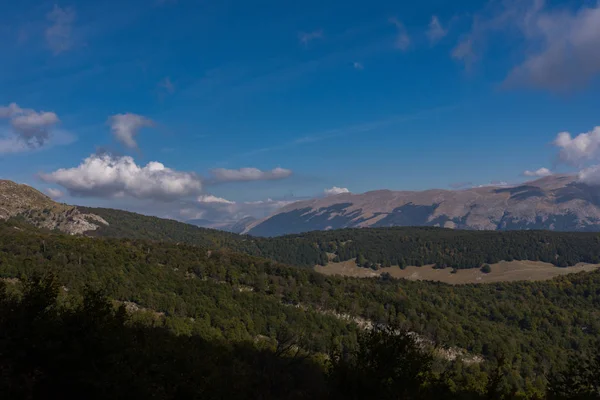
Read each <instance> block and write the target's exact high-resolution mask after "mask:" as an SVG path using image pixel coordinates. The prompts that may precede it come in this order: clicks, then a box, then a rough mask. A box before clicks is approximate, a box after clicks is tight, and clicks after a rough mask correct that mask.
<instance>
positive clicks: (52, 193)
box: [46, 188, 65, 200]
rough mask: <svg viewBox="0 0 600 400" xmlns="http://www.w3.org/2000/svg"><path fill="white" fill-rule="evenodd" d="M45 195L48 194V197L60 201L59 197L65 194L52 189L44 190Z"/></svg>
mask: <svg viewBox="0 0 600 400" xmlns="http://www.w3.org/2000/svg"><path fill="white" fill-rule="evenodd" d="M46 193H47V194H48V196H50V197H52V198H53V199H55V200H56V199H60V198H61V197H63V196H64V195H65V193H64V192H63V191H62V190H58V189H54V188H48V189H46Z"/></svg>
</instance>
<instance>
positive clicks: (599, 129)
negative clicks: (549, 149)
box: [553, 126, 600, 185]
mask: <svg viewBox="0 0 600 400" xmlns="http://www.w3.org/2000/svg"><path fill="white" fill-rule="evenodd" d="M553 144H554V146H556V147H557V148H558V149H559V151H558V161H559V162H560V163H563V164H567V165H570V166H572V167H577V168H579V170H580V171H579V173H578V180H579V181H580V182H582V183H585V184H588V185H600V164H598V163H600V126H596V127H595V128H594V129H592V130H591V131H589V132H584V133H580V134H579V135H577V136H572V135H571V133H569V132H560V133H559V134H558V135H556V139H555V140H554V142H553Z"/></svg>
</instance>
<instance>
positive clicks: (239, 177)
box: [210, 167, 292, 183]
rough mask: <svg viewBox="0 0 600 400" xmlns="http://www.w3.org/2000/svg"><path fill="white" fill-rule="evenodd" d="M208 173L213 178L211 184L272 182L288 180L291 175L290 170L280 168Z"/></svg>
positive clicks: (213, 171)
mask: <svg viewBox="0 0 600 400" xmlns="http://www.w3.org/2000/svg"><path fill="white" fill-rule="evenodd" d="M210 173H211V175H212V176H213V179H212V180H211V181H210V182H211V183H223V182H249V181H273V180H279V179H284V178H288V177H290V176H291V175H292V171H291V170H289V169H285V168H280V167H277V168H274V169H272V170H270V171H263V170H260V169H258V168H240V169H225V168H215V169H213V170H212V171H210Z"/></svg>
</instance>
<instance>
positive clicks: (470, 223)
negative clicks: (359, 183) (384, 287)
mask: <svg viewBox="0 0 600 400" xmlns="http://www.w3.org/2000/svg"><path fill="white" fill-rule="evenodd" d="M386 226H440V227H446V228H457V229H478V230H512V229H549V230H559V231H600V187H596V186H588V185H585V184H582V183H579V182H577V180H576V177H574V176H570V175H554V176H549V177H545V178H542V179H538V180H536V181H532V182H527V183H524V184H521V185H517V186H510V187H507V186H503V187H494V186H486V187H478V188H472V189H465V190H439V189H434V190H425V191H420V192H409V191H390V190H378V191H373V192H367V193H363V194H350V193H344V194H339V195H336V196H330V197H325V198H320V199H313V200H306V201H299V202H296V203H293V204H290V205H288V206H286V207H283V208H282V209H280V210H278V211H277V212H276V213H275V214H273V215H271V216H269V217H267V218H264V219H261V220H258V221H255V222H253V223H251V224H250V225H248V227H247V228H246V229H245V230H244V231H243V233H249V234H251V235H256V236H276V235H284V234H290V233H300V232H307V231H312V230H328V229H338V228H347V227H386Z"/></svg>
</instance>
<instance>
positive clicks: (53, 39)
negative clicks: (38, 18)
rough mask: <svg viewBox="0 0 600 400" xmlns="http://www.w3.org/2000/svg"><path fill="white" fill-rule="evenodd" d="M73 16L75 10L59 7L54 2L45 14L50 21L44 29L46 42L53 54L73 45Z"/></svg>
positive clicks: (68, 48)
mask: <svg viewBox="0 0 600 400" xmlns="http://www.w3.org/2000/svg"><path fill="white" fill-rule="evenodd" d="M75 18H76V13H75V10H73V9H72V8H61V7H59V6H58V5H56V4H55V5H54V8H53V9H52V11H50V12H49V13H48V14H47V15H46V19H47V20H48V22H50V26H48V28H46V31H45V36H46V43H47V44H48V47H49V48H50V50H52V52H53V53H54V54H55V55H58V54H60V53H63V52H65V51H67V50H70V49H71V48H72V47H73V45H74V39H73V23H74V22H75Z"/></svg>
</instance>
